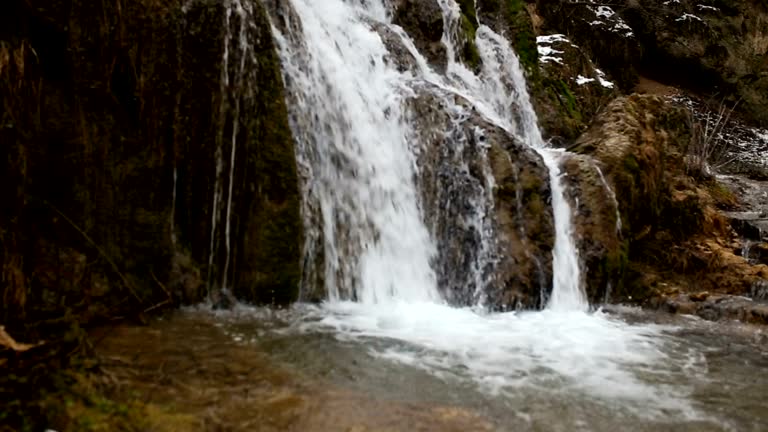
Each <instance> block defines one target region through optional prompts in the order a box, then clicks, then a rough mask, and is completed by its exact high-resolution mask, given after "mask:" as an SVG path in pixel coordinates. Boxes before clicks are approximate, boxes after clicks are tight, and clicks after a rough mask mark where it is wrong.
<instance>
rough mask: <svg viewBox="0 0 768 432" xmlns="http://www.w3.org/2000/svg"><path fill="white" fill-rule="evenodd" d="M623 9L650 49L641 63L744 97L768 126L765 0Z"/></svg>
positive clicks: (685, 82)
mask: <svg viewBox="0 0 768 432" xmlns="http://www.w3.org/2000/svg"><path fill="white" fill-rule="evenodd" d="M625 3H626V5H625V7H623V8H618V9H617V10H619V11H620V13H621V14H622V16H624V17H625V18H626V20H627V22H628V23H629V24H630V25H631V26H632V28H633V30H634V31H635V33H636V35H637V38H638V40H639V41H640V43H641V44H642V45H643V47H644V56H643V57H642V63H641V64H640V67H641V68H642V69H644V70H646V71H648V72H649V73H651V74H653V75H654V76H656V77H657V78H660V79H665V80H667V81H671V82H675V83H679V84H681V85H682V86H683V87H686V88H690V89H692V90H694V91H697V92H699V93H701V94H704V95H708V96H709V95H713V94H718V99H721V98H722V97H723V96H727V97H728V98H729V99H730V100H731V102H735V101H737V100H740V101H741V107H742V108H743V111H744V113H745V114H747V115H749V116H750V117H751V118H752V119H753V120H756V121H758V122H760V123H763V124H768V25H766V23H767V22H768V5H766V3H765V2H764V1H762V0H733V1H716V2H713V3H712V4H711V5H703V4H702V3H701V2H697V1H692V0H681V1H678V2H669V3H668V4H663V5H660V4H659V2H656V1H652V0H641V1H626V2H625Z"/></svg>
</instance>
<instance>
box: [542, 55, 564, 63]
mask: <svg viewBox="0 0 768 432" xmlns="http://www.w3.org/2000/svg"><path fill="white" fill-rule="evenodd" d="M539 61H540V62H541V63H550V62H555V63H559V64H563V59H561V58H560V57H552V56H539Z"/></svg>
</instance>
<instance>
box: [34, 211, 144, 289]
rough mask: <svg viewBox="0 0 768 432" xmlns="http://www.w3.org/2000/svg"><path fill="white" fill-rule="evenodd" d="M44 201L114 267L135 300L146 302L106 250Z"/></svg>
mask: <svg viewBox="0 0 768 432" xmlns="http://www.w3.org/2000/svg"><path fill="white" fill-rule="evenodd" d="M42 201H43V202H44V203H45V204H46V205H47V206H49V207H50V208H51V209H53V211H55V212H56V213H58V214H59V216H61V217H62V218H63V219H64V220H65V221H67V222H68V223H69V224H70V225H72V227H73V228H74V229H76V230H77V232H79V233H80V234H81V235H82V236H83V238H85V240H86V241H88V243H90V244H91V246H93V247H94V248H96V250H97V251H98V252H99V254H100V255H101V256H102V257H103V258H104V259H105V260H107V262H108V263H109V265H110V266H111V267H112V270H114V272H115V273H117V275H118V276H119V277H120V279H121V280H122V281H123V283H124V284H125V287H126V288H127V289H128V291H129V292H130V293H131V295H132V296H133V297H134V298H136V300H138V301H139V303H144V300H142V298H141V297H139V295H138V294H137V293H136V290H135V289H134V287H133V284H131V282H130V281H129V280H128V278H127V277H126V276H125V275H124V274H123V272H121V271H120V268H119V267H118V266H117V264H116V263H115V261H113V260H112V258H110V257H109V255H108V254H107V253H106V252H105V251H104V249H102V248H101V247H99V245H98V244H96V242H95V241H94V240H93V239H92V238H91V237H90V236H89V235H88V234H87V233H86V232H85V231H83V230H82V229H81V228H80V227H79V226H77V224H76V223H75V222H74V221H72V219H70V218H68V217H67V215H65V214H64V213H62V212H61V210H59V209H58V208H56V206H54V205H53V204H51V203H50V202H48V201H46V200H42Z"/></svg>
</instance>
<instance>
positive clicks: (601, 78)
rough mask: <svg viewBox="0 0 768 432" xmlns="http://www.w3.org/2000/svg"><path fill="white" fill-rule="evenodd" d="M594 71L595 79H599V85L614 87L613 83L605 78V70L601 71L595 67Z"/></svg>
mask: <svg viewBox="0 0 768 432" xmlns="http://www.w3.org/2000/svg"><path fill="white" fill-rule="evenodd" d="M595 72H597V79H598V81H600V85H601V86H603V87H605V88H609V89H612V88H613V87H614V85H615V84H614V83H612V82H610V81H608V80H607V79H605V72H603V71H601V70H600V69H595Z"/></svg>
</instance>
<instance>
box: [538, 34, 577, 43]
mask: <svg viewBox="0 0 768 432" xmlns="http://www.w3.org/2000/svg"><path fill="white" fill-rule="evenodd" d="M554 42H570V41H569V40H568V38H567V37H565V35H563V34H551V35H544V36H538V37H536V43H537V44H539V45H541V44H551V43H554Z"/></svg>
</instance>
